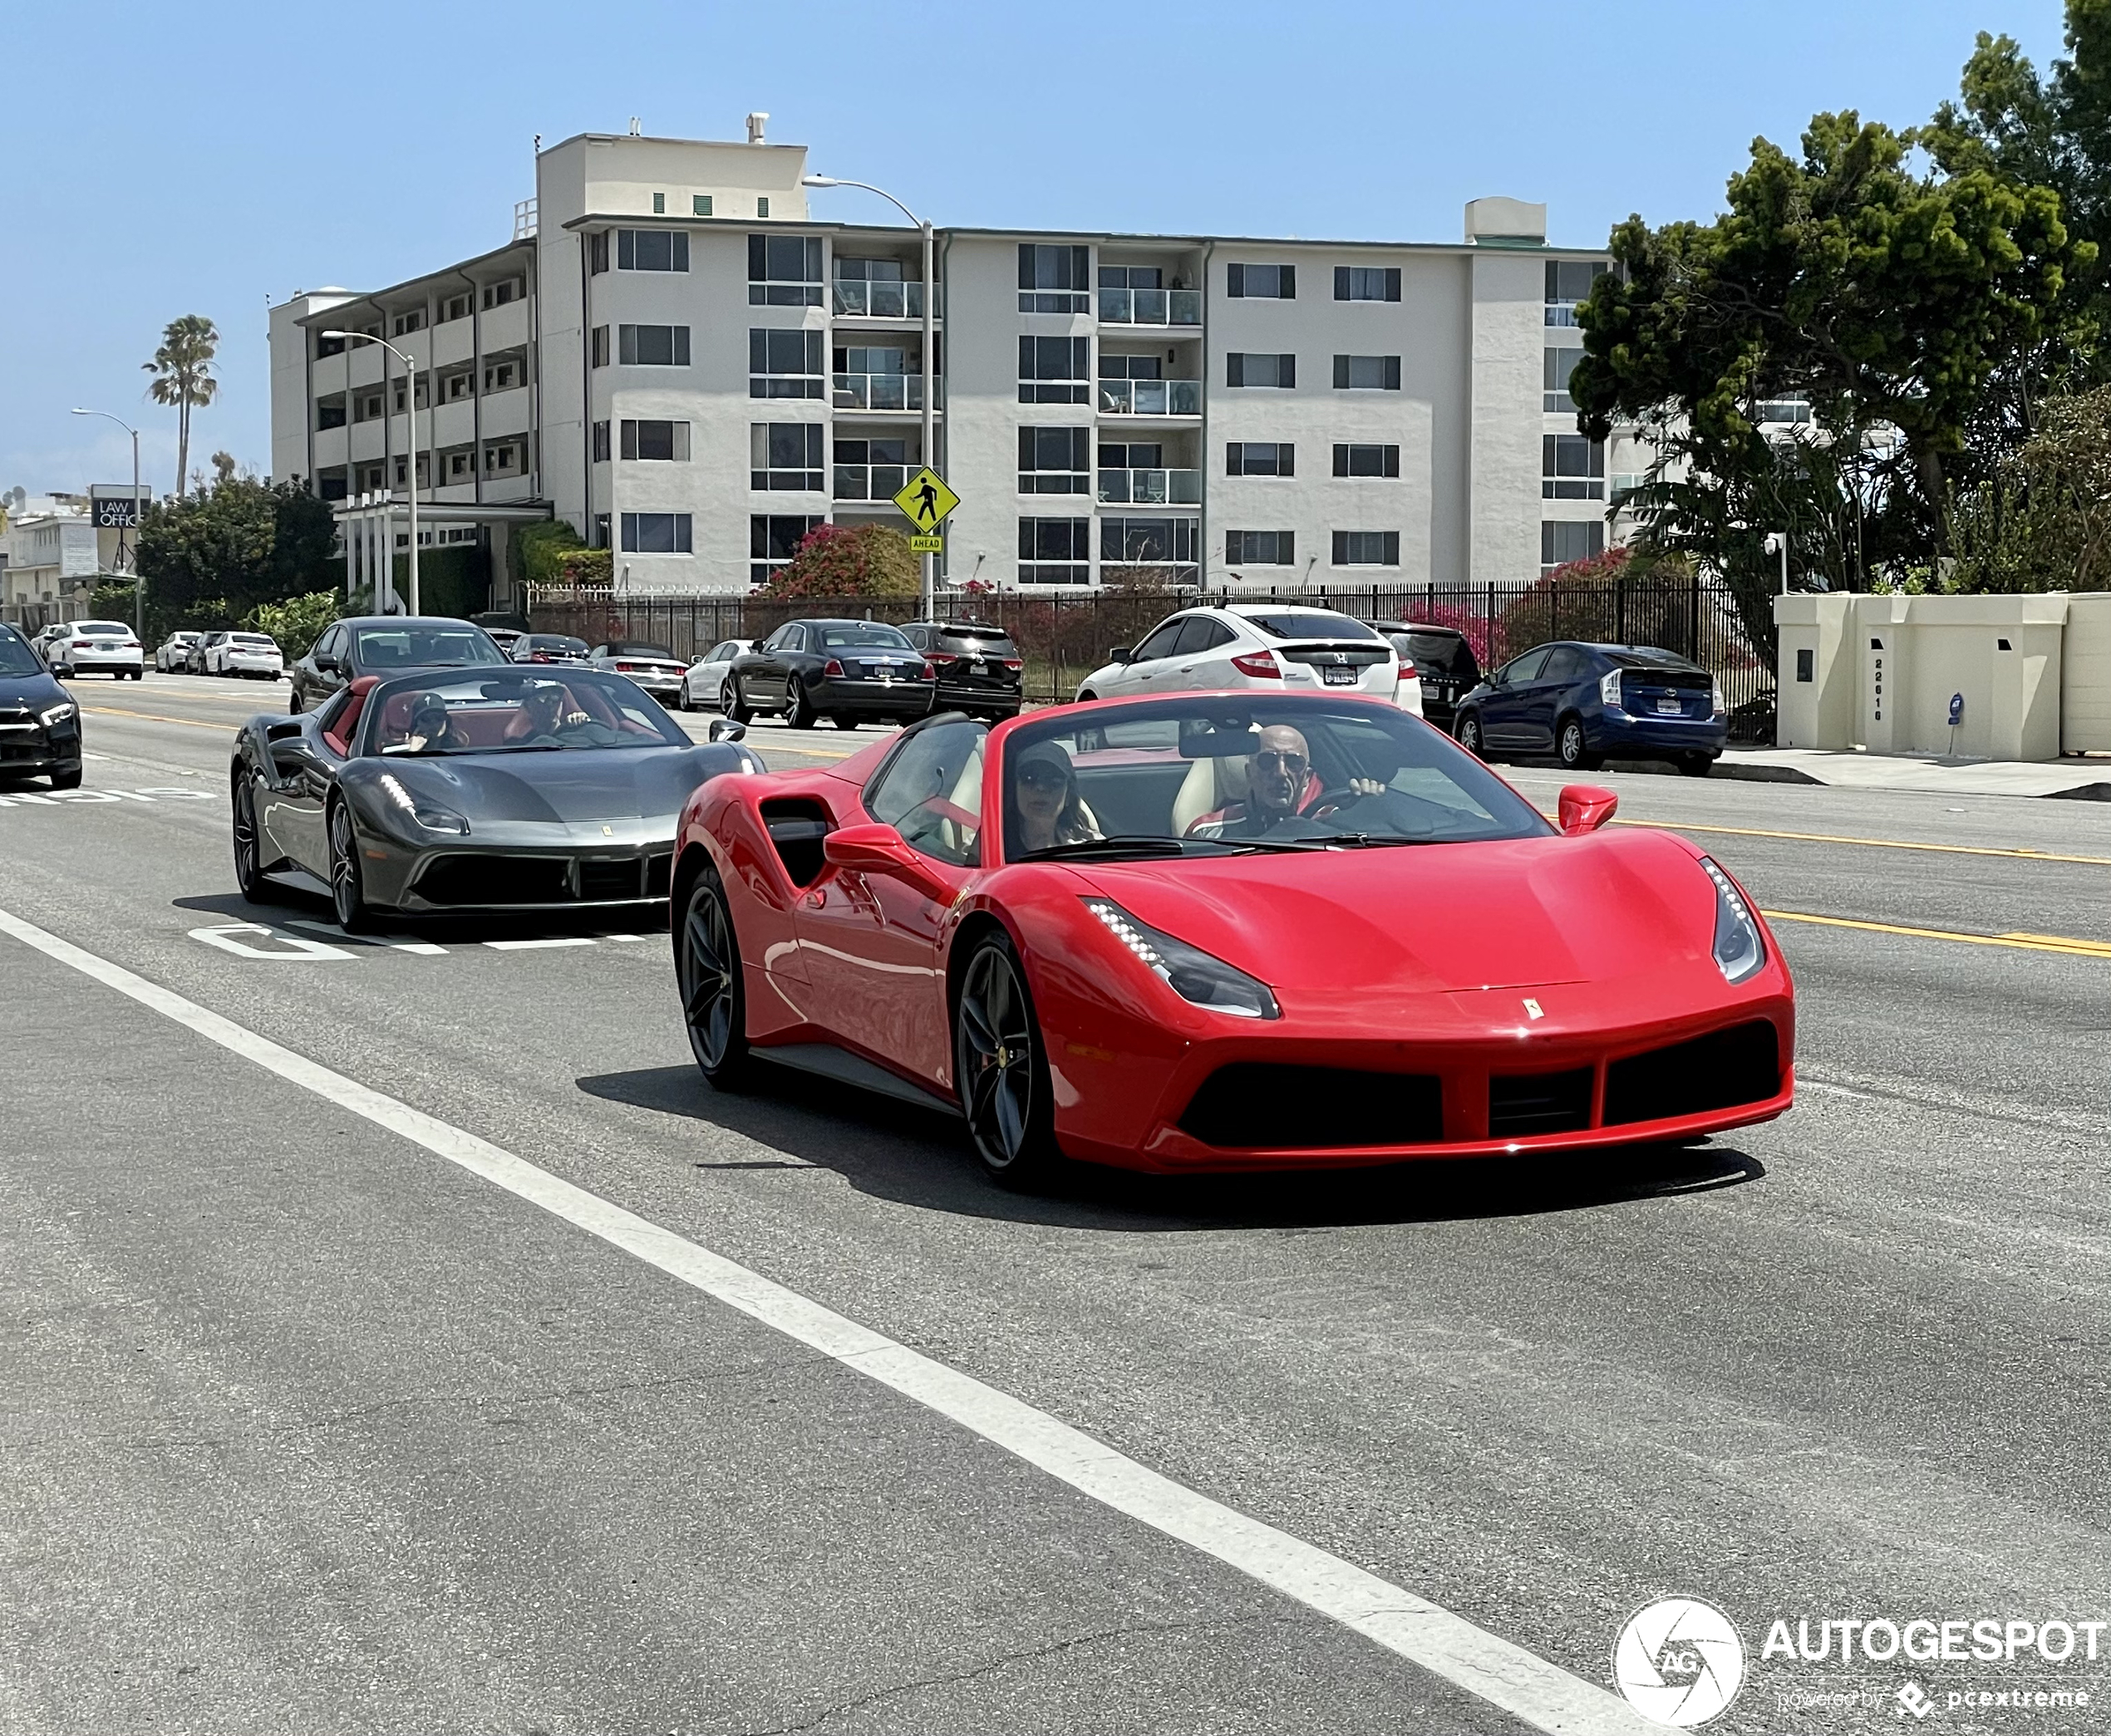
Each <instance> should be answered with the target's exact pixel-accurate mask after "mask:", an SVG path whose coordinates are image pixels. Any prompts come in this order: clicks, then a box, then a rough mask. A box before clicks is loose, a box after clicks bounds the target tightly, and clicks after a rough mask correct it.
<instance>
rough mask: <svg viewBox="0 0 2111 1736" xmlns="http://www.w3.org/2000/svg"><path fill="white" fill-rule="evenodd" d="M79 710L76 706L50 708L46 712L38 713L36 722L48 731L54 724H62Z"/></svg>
mask: <svg viewBox="0 0 2111 1736" xmlns="http://www.w3.org/2000/svg"><path fill="white" fill-rule="evenodd" d="M79 709H80V708H79V707H78V706H72V705H63V706H51V707H50V708H49V709H48V710H46V711H40V712H38V713H37V721H38V722H39V723H41V724H42V725H44V727H45V728H46V729H47V730H48V729H49V728H51V726H52V725H53V724H55V723H64V722H65V721H66V719H67V718H69V717H71V716H73V714H74V712H75V711H77V710H79Z"/></svg>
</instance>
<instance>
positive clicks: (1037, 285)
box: [1019, 241, 1092, 378]
mask: <svg viewBox="0 0 2111 1736" xmlns="http://www.w3.org/2000/svg"><path fill="white" fill-rule="evenodd" d="M1091 280H1092V249H1091V248H1085V247H1055V246H1050V245H1047V244H1045V243H1040V242H1033V241H1026V242H1021V243H1020V244H1019V311H1020V312H1021V313H1089V312H1091V310H1092V300H1091V296H1090V288H1091ZM1023 377H1025V376H1021V378H1023Z"/></svg>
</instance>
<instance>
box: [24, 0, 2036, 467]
mask: <svg viewBox="0 0 2111 1736" xmlns="http://www.w3.org/2000/svg"><path fill="white" fill-rule="evenodd" d="M2060 16H2061V14H2060V7H2059V4H2058V0H2029V3H2024V0H1974V3H1970V4H1967V3H1961V0H1759V3H1753V0H1738V3H1731V0H1710V3H1700V0H1693V3H1689V4H1685V5H1677V4H1663V3H1650V0H1622V3H1619V4H1616V5H1611V6H1593V5H1586V4H1584V3H1582V0H1561V3H1555V0H1473V3H1459V0H1449V3H1434V0H1411V3H1410V0H1399V3H1395V4H1392V5H1363V4H1347V3H1330V0H1306V3H1304V4H1303V5H1302V6H1297V7H1289V6H1282V5H1261V4H1257V3H1248V0H1228V3H1224V4H1220V5H1217V6H1204V5H1188V4H1182V3H1178V0H1124V3H1119V4H1109V3H1103V0H1069V3H1067V4H1062V5H1055V6H1048V5H1043V6H1036V7H1007V6H1001V5H991V4H984V5H980V6H971V5H937V4H918V3H915V0H899V3H897V4H894V5H892V6H886V5H878V6H875V5H872V4H869V3H868V4H863V5H838V4H836V3H834V0H806V3H805V4H803V5H784V6H781V7H726V6H721V5H715V4H711V3H698V0H687V3H678V4H647V3H630V0H600V3H598V4H596V5H593V6H578V5H569V6H559V5H555V4H550V3H546V0H516V3H513V4H509V5H504V6H497V5H489V4H483V3H478V0H470V3H468V4H464V5H457V6H453V7H445V6H439V5H435V4H432V3H431V0H424V3H421V4H418V5H416V6H411V5H401V4H396V3H394V0H376V3H372V4H369V5H367V6H365V7H357V8H353V9H351V10H349V11H347V9H345V8H342V7H288V6H285V5H283V4H280V5H273V6H263V5H255V4H249V3H246V0H236V3H231V4H223V5H220V6H217V7H209V8H180V9H175V10H173V11H172V10H171V9H170V8H169V7H166V6H160V5H157V6H152V7H149V6H145V5H138V4H132V3H129V0H120V3H116V4H111V5H107V6H106V7H101V8H99V9H98V10H97V12H96V16H95V17H94V19H93V21H92V22H86V21H85V20H84V19H83V18H82V17H81V15H80V14H78V13H76V12H73V11H72V9H71V8H70V7H59V6H43V7H24V8H23V9H22V11H21V12H17V13H15V14H13V16H12V20H11V22H10V25H9V30H8V47H9V49H10V51H11V52H10V56H9V58H10V60H11V61H12V64H13V66H15V68H16V76H14V77H13V78H12V79H11V80H10V81H9V90H8V102H7V147H6V150H5V152H4V154H0V165H4V173H5V176H6V180H7V202H6V203H7V242H6V245H5V251H4V253H3V254H0V489H5V488H8V487H12V486H14V485H16V484H20V485H22V486H23V487H26V488H27V489H31V490H32V492H42V491H44V490H47V489H54V488H57V489H76V488H80V487H82V486H83V485H85V484H87V483H89V482H93V481H111V480H117V479H122V478H124V477H126V476H128V475H130V447H129V443H128V442H127V441H126V440H125V436H124V435H122V434H121V433H120V432H119V431H118V430H116V429H115V428H113V427H111V425H110V424H108V423H107V422H97V421H91V420H87V419H86V418H76V417H73V416H68V415H67V413H66V412H67V410H68V408H69V406H72V405H75V404H86V405H91V406H96V407H97V408H100V409H106V410H109V411H114V412H115V413H116V414H117V415H118V416H123V417H124V418H125V420H128V421H132V422H134V423H135V424H136V425H138V426H139V427H140V430H141V433H142V435H143V436H144V437H143V439H142V441H141V452H142V457H143V462H144V464H145V466H146V474H147V479H149V480H150V482H152V483H153V484H155V485H156V486H158V487H159V488H160V489H167V488H169V487H170V486H171V485H172V483H173V480H174V470H175V425H174V423H175V416H174V412H173V411H165V410H162V409H160V408H159V407H158V406H154V405H152V404H150V403H148V402H147V401H145V399H144V397H143V396H142V393H143V388H144V385H145V378H146V376H145V374H143V373H142V372H141V371H140V363H141V362H142V361H145V360H146V358H147V357H149V356H150V355H151V354H152V352H153V350H154V347H155V342H157V340H158V337H159V334H160V328H161V327H162V326H163V325H164V324H165V323H166V322H168V321H169V320H170V319H171V318H173V317H175V316H177V315H179V314H183V313H190V312H199V313H204V314H206V315H209V317H211V318H212V319H214V321H215V322H217V323H218V324H219V328H220V330H221V332H222V333H223V334H224V342H223V344H222V347H221V351H220V357H221V362H222V368H221V372H222V374H223V376H224V381H223V385H222V389H221V396H220V401H219V403H217V404H216V405H214V406H213V407H212V408H211V409H209V410H208V411H203V412H201V413H200V414H199V416H198V418H197V423H196V427H195V430H194V440H193V445H192V454H193V456H192V463H193V465H194V466H199V465H204V462H205V460H206V458H207V457H208V456H209V455H210V454H211V453H212V452H213V451H214V450H216V449H218V448H222V447H224V448H225V449H227V450H230V451H232V452H233V453H234V455H235V456H236V457H237V458H238V459H239V460H242V461H243V462H244V463H245V464H248V465H254V466H255V467H256V468H257V469H258V470H263V469H264V468H266V466H267V464H268V458H269V438H270V417H269V406H268V401H267V390H266V357H265V344H264V332H265V306H266V302H267V300H270V301H280V300H283V299H284V298H286V297H287V296H288V294H290V293H292V292H293V291H294V290H295V289H297V288H310V287H313V286H316V285H319V284H323V283H342V284H348V285H352V286H355V287H366V286H373V285H378V284H382V283H391V282H394V281H396V280H397V279H399V278H406V277H409V276H411V275H413V274H414V273H417V272H420V271H424V270H429V269H431V268H435V267H437V266H440V265H441V264H444V263H448V262H449V261H451V260H454V259H456V258H464V257H466V256H468V255H470V254H472V253H479V252H481V251H483V250H485V249H486V248H490V247H493V246H495V245H497V244H498V243H500V242H502V241H504V239H506V237H507V235H508V234H509V233H510V225H511V219H512V211H513V202H514V200H515V199H521V198H524V197H525V196H526V195H527V194H529V192H530V191H532V190H533V162H532V155H531V145H530V140H531V139H532V138H533V136H534V135H535V134H537V133H540V134H542V135H544V139H545V140H549V141H552V142H554V141H555V140H559V139H561V138H563V137H565V136H567V135H570V134H573V133H577V132H586V131H612V132H613V131H622V130H623V129H624V128H625V127H626V126H627V125H628V122H629V118H630V116H632V115H637V116H642V117H643V120H644V125H645V130H647V131H648V132H652V133H660V134H667V135H679V136H687V137H696V138H718V139H733V138H738V137H740V136H741V117H742V116H744V115H745V114H746V112H747V111H749V110H750V109H765V110H767V111H769V112H770V117H771V118H770V138H771V140H773V142H780V143H803V144H805V145H809V146H811V147H812V155H811V158H810V161H811V164H812V166H813V167H814V170H817V171H819V172H823V173H829V174H836V175H846V176H854V177H855V178H857V179H859V180H870V181H875V182H878V184H882V185H883V186H888V187H889V188H891V189H893V190H894V191H895V192H896V193H898V194H900V195H901V196H902V197H903V198H904V199H907V200H908V201H909V203H910V204H913V205H917V206H918V208H919V209H925V210H928V212H929V213H930V214H931V215H932V219H934V220H935V221H937V222H939V223H942V224H943V223H965V224H1004V225H1008V226H1033V225H1039V224H1046V225H1048V226H1050V227H1051V228H1076V229H1128V230H1146V231H1149V230H1171V231H1176V232H1187V233H1195V232H1203V233H1208V232H1226V233H1232V234H1250V235H1251V234H1285V235H1304V236H1341V237H1345V238H1346V237H1355V238H1370V239H1401V240H1449V239H1454V238H1456V237H1457V236H1458V234H1459V225H1460V208H1461V207H1462V206H1463V205H1464V203H1465V201H1466V200H1467V199H1471V198H1474V197H1476V196H1477V195H1479V194H1490V193H1502V194H1511V195H1513V196H1515V197H1518V198H1522V199H1543V200H1545V201H1546V202H1547V204H1548V206H1549V207H1550V210H1549V219H1548V220H1549V224H1550V228H1551V229H1552V236H1553V239H1555V240H1557V241H1559V242H1563V243H1572V244H1578V245H1592V244H1596V243H1600V242H1602V240H1603V239H1604V238H1605V235H1606V234H1607V229H1609V227H1610V226H1611V225H1612V224H1613V223H1614V222H1616V221H1617V220H1618V219H1621V218H1623V217H1625V216H1626V214H1628V213H1629V212H1631V211H1639V212H1641V214H1643V215H1644V216H1645V217H1646V218H1647V219H1650V220H1651V222H1663V221H1666V220H1669V219H1673V218H1679V217H1699V218H1705V217H1706V216H1708V215H1709V214H1711V213H1713V212H1714V211H1715V209H1717V208H1718V205H1719V203H1720V195H1721V192H1722V187H1723V183H1724V181H1725V179H1726V178H1727V177H1728V176H1729V175H1730V173H1731V172H1732V171H1733V170H1735V168H1736V167H1737V166H1738V165H1739V163H1741V162H1742V161H1743V160H1744V155H1745V151H1746V148H1747V146H1748V145H1749V143H1750V141H1751V140H1752V139H1753V137H1754V135H1762V134H1763V135H1766V136H1768V137H1770V138H1773V139H1775V140H1779V141H1781V142H1783V143H1784V144H1785V143H1789V142H1791V141H1793V140H1794V138H1795V136H1796V135H1797V134H1798V132H1799V130H1800V129H1801V128H1802V126H1803V124H1804V122H1805V121H1806V120H1808V118H1809V116H1810V115H1811V114H1812V113H1813V111H1816V110H1819V109H1831V108H1857V109H1859V110H1860V111H1862V113H1863V114H1864V115H1865V116H1870V117H1872V118H1877V119H1882V120H1887V121H1889V122H1890V123H1892V125H1912V124H1913V123H1915V122H1917V121H1919V120H1924V119H1925V118H1926V116H1927V115H1928V114H1929V112H1930V111H1931V110H1932V109H1933V107H1934V106H1935V105H1936V103H1937V102H1938V101H1941V99H1942V98H1943V97H1945V96H1949V95H1951V94H1953V93H1954V92H1955V91H1956V83H1957V73H1958V69H1959V68H1960V67H1961V66H1962V64H1963V62H1964V60H1965V57H1966V55H1967V54H1969V53H1970V52H1971V46H1972V41H1973V37H1974V35H1975V33H1976V32H1978V31H1981V30H1988V31H1992V32H2002V31H2005V32H2008V33H2009V34H2010V35H2012V36H2014V37H2017V38H2018V39H2019V40H2020V42H2022V43H2023V45H2024V47H2025V50H2026V51H2027V52H2030V54H2031V55H2032V57H2034V58H2035V59H2036V60H2037V61H2038V62H2039V64H2040V66H2041V67H2042V66H2044V64H2045V62H2046V61H2049V59H2051V58H2052V57H2054V55H2055V54H2057V53H2058V52H2059V31H2060ZM814 209H816V210H817V212H819V213H820V214H824V215H826V216H830V217H834V216H837V215H840V216H842V217H844V218H846V219H854V220H864V221H880V220H884V214H885V208H884V207H879V206H878V205H877V204H876V203H875V202H874V201H873V200H871V199H869V198H867V197H866V196H865V195H864V194H854V193H848V192H839V193H826V194H816V195H815V206H814Z"/></svg>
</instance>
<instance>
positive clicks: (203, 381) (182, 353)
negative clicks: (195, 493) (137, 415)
mask: <svg viewBox="0 0 2111 1736" xmlns="http://www.w3.org/2000/svg"><path fill="white" fill-rule="evenodd" d="M219 345H220V334H219V332H218V330H216V329H215V328H214V325H213V322H212V321H210V320H209V319H208V318H206V317H205V316H204V314H202V313H186V314H185V315H184V317H182V318H181V319H172V320H170V322H169V324H168V327H167V329H165V331H164V332H162V334H161V347H160V349H158V350H156V351H155V352H154V360H153V361H144V362H141V363H140V366H141V367H142V368H144V369H145V371H147V372H148V373H150V374H151V375H153V376H154V378H153V380H152V381H150V382H149V384H148V386H147V389H146V390H147V396H149V397H150V398H152V399H153V400H154V401H155V403H157V404H173V405H175V406H176V498H177V499H179V500H180V499H183V494H184V479H185V476H187V475H189V470H190V412H191V407H192V406H194V405H197V406H204V405H207V404H209V403H211V402H212V401H213V394H214V393H215V392H216V391H219V386H220V383H219V381H217V380H215V379H214V377H213V357H214V352H217V351H218V350H219Z"/></svg>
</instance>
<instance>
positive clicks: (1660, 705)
mask: <svg viewBox="0 0 2111 1736" xmlns="http://www.w3.org/2000/svg"><path fill="white" fill-rule="evenodd" d="M1656 709H1657V710H1658V711H1661V712H1663V713H1665V714H1666V716H1671V717H1676V716H1678V715H1679V713H1680V712H1681V711H1684V710H1685V706H1681V705H1680V703H1679V702H1678V701H1676V700H1675V699H1660V700H1659V701H1657V702H1656Z"/></svg>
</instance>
